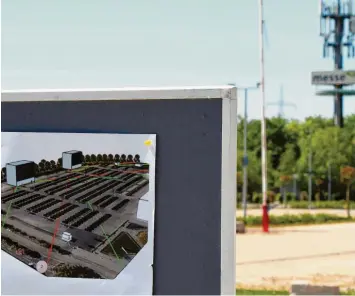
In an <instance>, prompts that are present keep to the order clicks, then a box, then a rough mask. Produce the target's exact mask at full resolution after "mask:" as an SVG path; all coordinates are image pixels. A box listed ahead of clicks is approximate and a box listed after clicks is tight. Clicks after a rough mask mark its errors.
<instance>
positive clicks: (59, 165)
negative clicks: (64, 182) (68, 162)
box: [57, 157, 63, 168]
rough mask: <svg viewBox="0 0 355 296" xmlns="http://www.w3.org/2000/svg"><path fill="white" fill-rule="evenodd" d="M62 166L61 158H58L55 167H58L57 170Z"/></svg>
mask: <svg viewBox="0 0 355 296" xmlns="http://www.w3.org/2000/svg"><path fill="white" fill-rule="evenodd" d="M62 165H63V160H62V158H61V157H60V158H58V160H57V166H58V167H59V168H61V167H62Z"/></svg>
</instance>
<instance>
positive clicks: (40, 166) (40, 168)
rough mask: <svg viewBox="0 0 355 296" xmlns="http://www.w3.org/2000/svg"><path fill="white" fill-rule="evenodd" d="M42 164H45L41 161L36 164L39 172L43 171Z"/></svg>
mask: <svg viewBox="0 0 355 296" xmlns="http://www.w3.org/2000/svg"><path fill="white" fill-rule="evenodd" d="M44 164H45V162H43V161H41V162H40V163H39V164H38V167H39V171H40V172H44V170H45V169H44Z"/></svg>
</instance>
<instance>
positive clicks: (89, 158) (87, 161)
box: [85, 154, 92, 163]
mask: <svg viewBox="0 0 355 296" xmlns="http://www.w3.org/2000/svg"><path fill="white" fill-rule="evenodd" d="M91 161H92V160H91V156H90V155H89V154H86V155H85V162H86V163H89V162H91Z"/></svg>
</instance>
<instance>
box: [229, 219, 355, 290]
mask: <svg viewBox="0 0 355 296" xmlns="http://www.w3.org/2000/svg"><path fill="white" fill-rule="evenodd" d="M236 280H237V284H243V285H246V286H251V287H269V288H271V287H272V288H289V287H290V283H291V282H292V281H293V280H308V281H311V282H313V283H322V284H332V283H334V284H337V285H340V286H341V287H342V288H352V289H355V223H347V224H336V225H334V224H333V225H319V226H297V227H288V228H282V229H280V228H278V229H272V230H271V232H270V234H263V233H261V232H252V233H249V234H238V235H237V277H236Z"/></svg>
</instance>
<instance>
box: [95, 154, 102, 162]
mask: <svg viewBox="0 0 355 296" xmlns="http://www.w3.org/2000/svg"><path fill="white" fill-rule="evenodd" d="M96 159H97V161H98V162H102V154H98V155H97V157H96Z"/></svg>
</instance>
